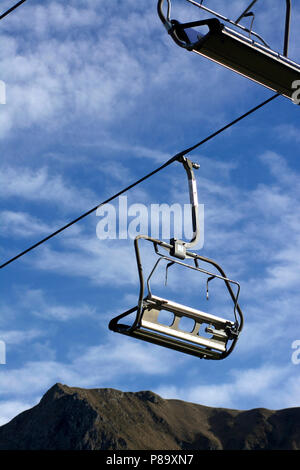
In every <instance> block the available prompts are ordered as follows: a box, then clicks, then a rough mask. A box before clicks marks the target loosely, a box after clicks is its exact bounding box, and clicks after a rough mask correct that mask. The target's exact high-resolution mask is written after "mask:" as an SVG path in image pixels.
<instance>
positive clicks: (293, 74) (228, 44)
mask: <svg viewBox="0 0 300 470" xmlns="http://www.w3.org/2000/svg"><path fill="white" fill-rule="evenodd" d="M215 21H218V20H215ZM219 24H220V28H213V29H211V30H210V31H209V32H208V33H207V34H205V35H203V34H201V33H199V32H198V31H196V30H195V29H193V28H188V29H185V30H184V33H185V34H186V36H187V38H188V41H189V42H190V43H191V44H194V45H193V47H192V49H191V50H192V51H193V52H195V53H197V54H200V55H202V56H204V57H206V58H208V59H210V60H212V61H214V62H216V63H218V64H220V65H222V66H224V67H226V68H228V69H230V70H232V71H234V72H237V73H238V74H240V75H242V76H244V77H246V78H248V79H250V80H252V81H254V82H256V83H259V84H261V85H263V86H265V87H267V88H269V89H271V90H273V91H275V92H277V93H280V94H281V95H283V96H285V97H287V98H289V99H292V95H293V93H294V92H295V89H294V88H293V86H292V85H293V83H294V82H295V81H296V80H300V65H299V64H297V63H296V62H294V61H292V60H290V59H288V58H287V57H284V56H283V55H281V54H279V53H277V52H274V51H273V50H272V49H269V48H268V47H265V46H264V45H262V44H259V43H258V42H256V41H253V40H251V39H250V38H247V37H246V36H244V35H242V34H239V33H238V32H236V31H234V30H232V29H231V28H228V27H226V26H224V25H221V23H220V22H219Z"/></svg>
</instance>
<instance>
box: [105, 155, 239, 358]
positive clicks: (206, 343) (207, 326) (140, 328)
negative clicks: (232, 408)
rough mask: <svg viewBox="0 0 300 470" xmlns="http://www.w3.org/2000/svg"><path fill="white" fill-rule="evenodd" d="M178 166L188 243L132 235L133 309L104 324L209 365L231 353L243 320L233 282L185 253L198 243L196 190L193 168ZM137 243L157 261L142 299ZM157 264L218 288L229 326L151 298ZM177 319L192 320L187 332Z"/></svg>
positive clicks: (212, 316) (188, 164) (200, 258)
mask: <svg viewBox="0 0 300 470" xmlns="http://www.w3.org/2000/svg"><path fill="white" fill-rule="evenodd" d="M179 161H181V163H183V165H184V168H185V170H186V173H187V176H188V182H189V194H190V201H191V210H192V224H193V237H192V239H191V241H190V242H185V241H182V240H178V239H175V238H173V239H171V240H170V243H167V242H164V241H162V240H158V239H155V238H152V237H149V236H147V235H138V236H137V237H136V238H135V240H134V246H135V255H136V262H137V267H138V273H139V280H140V293H139V299H138V304H137V306H135V307H133V308H132V309H130V310H127V311H126V312H125V313H122V314H121V315H118V316H117V317H115V318H113V319H112V320H111V321H110V324H109V328H110V330H112V331H114V332H117V333H121V334H123V335H127V336H131V337H133V338H137V339H140V340H143V341H147V342H150V343H154V344H156V345H159V346H164V347H167V348H170V349H174V350H177V351H180V352H183V353H186V354H190V355H193V356H196V357H199V358H204V359H213V360H218V359H224V358H225V357H227V356H228V355H229V354H230V353H231V352H232V351H233V349H234V347H235V345H236V342H237V340H238V337H239V334H240V332H241V330H242V327H243V314H242V311H241V308H240V306H239V304H238V297H239V292H240V286H239V284H238V283H237V282H236V281H233V280H230V279H228V278H227V277H226V275H225V273H224V271H223V270H222V268H221V267H220V266H219V265H218V264H217V263H216V262H215V261H213V260H210V259H208V258H205V257H203V256H200V255H198V254H196V253H193V252H191V251H189V248H192V247H194V246H195V245H196V244H197V243H198V241H199V237H200V233H199V220H198V217H199V216H198V196H197V185H196V180H195V177H194V172H193V168H198V167H199V166H198V165H196V164H194V163H192V162H191V161H190V160H189V159H188V158H186V157H179ZM140 240H144V241H148V242H150V243H152V245H153V248H154V251H155V254H156V255H157V256H158V258H157V261H156V263H155V265H154V267H153V269H152V271H151V273H150V275H149V276H148V278H147V281H146V286H147V294H146V295H145V279H144V274H143V267H142V260H141V255H140V248H139V242H140ZM160 249H163V250H164V252H161V251H160ZM188 260H192V263H193V264H189V263H188V262H187V261H188ZM162 262H166V263H167V268H166V275H167V270H168V268H169V267H170V266H171V265H173V264H177V265H180V266H181V267H183V268H184V269H192V270H193V271H196V272H200V273H202V274H204V275H205V276H206V280H207V281H206V282H207V284H206V285H207V292H208V283H209V282H210V281H211V280H213V279H218V280H219V281H222V282H224V283H225V286H226V287H227V291H228V293H229V296H230V298H231V300H232V302H233V319H232V320H229V319H226V318H223V316H217V315H215V314H211V313H206V312H203V311H201V310H198V309H195V308H191V307H188V306H185V305H182V304H179V303H177V302H174V301H172V300H168V299H165V298H162V297H159V296H157V295H154V294H153V293H152V290H151V286H150V280H151V277H152V276H153V274H154V272H155V271H156V269H157V267H158V266H159V264H161V263H162ZM200 263H201V265H200ZM207 266H208V267H209V268H211V267H213V268H214V272H211V269H208V268H207ZM163 310H164V311H167V312H171V314H173V320H172V322H170V324H168V325H166V324H165V323H164V322H162V321H161V319H160V312H161V311H163ZM131 314H135V319H134V321H133V322H132V323H131V325H130V324H124V323H123V322H122V320H123V319H124V318H126V317H128V316H130V315H131ZM183 318H189V319H192V320H193V328H192V330H190V331H185V329H184V328H182V319H183ZM203 330H204V331H203Z"/></svg>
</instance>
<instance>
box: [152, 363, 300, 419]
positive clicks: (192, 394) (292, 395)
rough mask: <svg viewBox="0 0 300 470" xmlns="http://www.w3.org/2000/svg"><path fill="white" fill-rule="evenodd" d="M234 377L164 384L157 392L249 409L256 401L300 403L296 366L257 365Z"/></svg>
mask: <svg viewBox="0 0 300 470" xmlns="http://www.w3.org/2000/svg"><path fill="white" fill-rule="evenodd" d="M229 379H230V380H228V381H227V382H225V383H224V382H223V383H220V384H217V383H215V384H209V385H197V383H195V382H194V383H193V384H192V385H190V386H188V385H186V386H183V387H180V386H171V387H168V386H161V387H158V388H156V390H155V391H156V393H158V394H160V395H161V396H163V397H164V398H177V399H181V400H185V401H190V402H193V403H198V404H201V405H205V406H212V407H222V408H231V409H232V408H235V409H236V408H237V407H238V406H239V407H241V408H243V409H245V408H248V407H249V403H251V405H250V406H253V405H252V404H254V403H255V405H254V406H255V408H259V407H264V408H269V409H274V410H275V409H279V408H280V409H281V408H285V407H286V408H288V407H291V406H299V397H298V393H297V387H298V386H299V377H298V375H297V370H296V366H291V365H287V366H286V367H282V366H277V367H276V366H273V365H270V364H267V363H266V364H265V365H263V366H262V367H260V368H257V369H242V370H238V369H234V370H232V371H231V373H230V377H229Z"/></svg>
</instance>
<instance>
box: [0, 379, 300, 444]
mask: <svg viewBox="0 0 300 470" xmlns="http://www.w3.org/2000/svg"><path fill="white" fill-rule="evenodd" d="M170 449H172V450H259V449H261V450H262V449H265V450H300V408H287V409H282V410H277V411H276V410H268V409H265V408H255V409H252V410H245V411H239V410H234V409H227V408H213V407H208V406H204V405H199V404H195V403H189V402H186V401H183V400H177V399H164V398H162V397H160V396H159V395H157V394H155V393H154V392H152V391H150V390H145V391H139V392H123V391H120V390H117V389H113V388H94V389H85V388H79V387H69V386H67V385H63V384H61V383H56V384H55V385H53V386H52V387H51V388H50V389H49V390H48V391H47V392H46V393H45V394H44V395H43V397H42V398H41V400H40V402H39V403H38V404H37V405H35V406H34V407H33V408H31V409H29V410H26V411H24V412H22V413H20V414H19V415H17V416H16V417H15V418H13V419H12V420H11V421H10V422H9V423H7V424H5V425H3V426H0V450H170Z"/></svg>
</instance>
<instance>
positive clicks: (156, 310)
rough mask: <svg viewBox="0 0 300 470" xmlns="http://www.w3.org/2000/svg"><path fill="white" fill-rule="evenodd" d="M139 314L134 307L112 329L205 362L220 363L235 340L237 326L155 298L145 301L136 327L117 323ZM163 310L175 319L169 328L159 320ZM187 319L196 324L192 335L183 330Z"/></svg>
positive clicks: (222, 319) (115, 322)
mask: <svg viewBox="0 0 300 470" xmlns="http://www.w3.org/2000/svg"><path fill="white" fill-rule="evenodd" d="M137 310H138V307H135V308H134V309H131V310H129V311H127V312H125V313H124V314H122V315H120V316H119V317H117V318H115V319H113V320H112V321H111V323H110V329H112V330H113V331H116V332H118V333H122V334H125V335H129V336H132V337H135V338H138V339H143V340H144V341H148V342H151V343H154V344H157V345H159V346H165V347H168V348H171V349H175V350H177V351H180V352H184V353H187V354H191V355H194V356H197V357H200V358H205V359H220V358H221V357H222V356H223V355H226V352H227V349H226V346H227V343H228V341H229V340H232V339H233V337H232V331H233V330H234V327H235V325H234V323H233V322H232V321H229V320H226V319H224V318H221V317H219V316H216V315H212V314H210V313H206V312H203V311H201V310H197V309H195V308H191V307H188V306H185V305H182V304H179V303H177V302H173V301H170V300H167V299H164V298H162V297H158V296H155V295H152V294H151V295H148V296H147V297H145V299H144V301H143V304H142V309H141V313H140V316H139V318H140V320H139V321H138V322H137V323H136V324H135V325H134V327H130V326H129V325H124V324H120V323H118V320H119V319H121V318H123V317H124V316H126V315H129V314H130V313H133V312H134V311H137ZM163 310H165V311H168V312H171V313H172V314H173V315H174V317H173V319H172V321H171V322H169V323H170V324H169V325H167V324H166V323H165V322H162V321H161V320H160V318H159V317H160V312H161V311H163ZM184 317H185V318H190V319H192V320H193V321H194V325H193V327H192V328H191V329H190V331H186V329H184V328H182V327H181V319H182V318H184ZM204 328H205V329H204ZM204 332H205V333H206V336H204Z"/></svg>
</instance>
